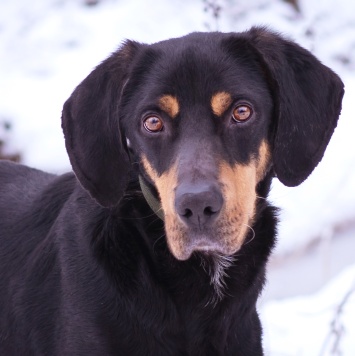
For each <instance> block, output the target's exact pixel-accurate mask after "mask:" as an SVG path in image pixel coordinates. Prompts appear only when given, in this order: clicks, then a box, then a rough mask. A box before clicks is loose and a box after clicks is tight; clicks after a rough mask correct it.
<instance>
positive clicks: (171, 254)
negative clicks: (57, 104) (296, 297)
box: [0, 27, 344, 356]
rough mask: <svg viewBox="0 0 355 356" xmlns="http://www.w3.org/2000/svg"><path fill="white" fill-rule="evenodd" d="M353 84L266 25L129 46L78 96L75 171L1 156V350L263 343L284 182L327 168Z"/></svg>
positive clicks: (72, 143)
mask: <svg viewBox="0 0 355 356" xmlns="http://www.w3.org/2000/svg"><path fill="white" fill-rule="evenodd" d="M343 92H344V89H343V83H342V82H341V80H340V79H339V77H338V76H337V75H336V74H335V73H334V72H333V71H331V70H330V69H329V68H327V67H326V66H324V65H323V64H321V63H320V62H319V61H318V60H317V59H316V58H315V57H314V56H313V55H312V54H311V53H310V52H308V51H307V50H305V49H303V48H302V47H300V46H299V45H297V44H296V43H294V42H292V41H290V40H288V39H286V38H284V37H283V36H281V35H279V34H277V33H274V32H272V31H271V30H269V29H266V28H263V27H253V28H251V29H250V30H249V31H246V32H242V33H192V34H189V35H187V36H185V37H181V38H175V39H169V40H166V41H162V42H158V43H155V44H151V45H146V44H140V43H137V42H134V41H126V42H124V43H123V44H122V46H121V47H120V48H119V49H118V50H117V51H116V52H115V53H113V54H112V55H111V56H109V57H108V58H107V59H106V60H105V61H103V62H102V63H101V64H99V65H98V66H97V67H96V68H95V69H94V70H93V71H92V73H91V74H89V75H88V77H87V78H86V79H84V81H83V82H82V83H81V84H79V86H78V87H77V88H76V89H75V91H74V92H73V94H72V95H71V97H70V98H69V99H68V100H67V101H66V103H65V104H64V108H63V114H62V127H63V131H64V136H65V143H66V149H67V152H68V155H69V158H70V162H71V165H72V167H73V171H74V173H67V174H64V175H59V176H57V175H53V174H48V173H44V172H41V171H39V170H36V169H32V168H28V167H26V166H22V165H19V164H15V163H10V162H5V161H4V162H2V163H1V165H0V191H1V193H0V214H1V217H0V238H1V242H0V267H1V268H0V285H1V288H0V354H1V355H85V356H87V355H100V356H101V355H194V356H196V355H253V356H254V355H262V354H263V347H262V327H261V323H260V320H259V317H258V313H257V308H256V303H257V299H258V297H259V295H260V293H261V291H262V289H263V285H264V282H265V268H266V264H267V261H268V257H269V255H270V253H271V251H272V248H273V246H274V244H275V239H276V231H277V230H276V225H277V209H276V208H275V207H273V206H272V205H270V204H269V203H268V201H267V196H268V192H269V190H270V185H271V182H272V179H273V178H274V177H277V179H279V180H280V181H281V182H282V183H283V184H284V185H286V186H290V187H294V186H297V185H299V184H301V183H302V182H303V181H304V180H305V179H306V178H307V177H308V176H309V175H310V174H311V172H312V171H313V169H314V168H315V167H316V166H317V164H318V163H319V162H320V160H321V159H322V157H323V154H324V152H325V149H326V146H327V144H328V142H329V140H330V138H331V136H332V133H333V131H334V129H335V127H336V125H337V120H338V117H339V114H340V110H341V100H342V96H343Z"/></svg>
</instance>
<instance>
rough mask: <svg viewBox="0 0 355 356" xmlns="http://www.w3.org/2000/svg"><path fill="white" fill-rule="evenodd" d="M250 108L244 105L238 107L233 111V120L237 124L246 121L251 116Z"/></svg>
mask: <svg viewBox="0 0 355 356" xmlns="http://www.w3.org/2000/svg"><path fill="white" fill-rule="evenodd" d="M251 112H252V111H251V108H250V107H249V106H246V105H239V106H237V107H236V108H235V109H234V110H233V120H234V121H237V122H243V121H247V120H248V119H249V118H250V116H251Z"/></svg>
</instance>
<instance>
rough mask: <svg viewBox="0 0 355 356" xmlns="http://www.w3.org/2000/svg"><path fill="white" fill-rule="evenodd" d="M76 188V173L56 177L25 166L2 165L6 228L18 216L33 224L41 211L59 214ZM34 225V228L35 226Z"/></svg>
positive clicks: (0, 204) (0, 199)
mask: <svg viewBox="0 0 355 356" xmlns="http://www.w3.org/2000/svg"><path fill="white" fill-rule="evenodd" d="M75 186H76V178H75V176H74V174H73V173H67V174H64V175H55V174H50V173H46V172H43V171H41V170H38V169H34V168H30V167H27V166H24V165H21V164H17V163H13V162H9V161H0V210H1V217H2V224H11V222H15V221H16V217H17V216H21V217H22V219H23V218H24V217H25V216H28V218H29V219H32V221H33V220H34V219H35V218H36V217H38V216H39V215H40V214H39V211H42V212H46V214H47V215H48V214H49V215H50V214H51V212H53V211H54V210H55V211H56V212H55V213H57V212H58V209H60V208H61V207H62V206H63V204H64V202H65V201H66V200H67V199H68V197H69V195H70V194H71V193H72V192H73V190H74V188H75ZM31 225H32V224H31Z"/></svg>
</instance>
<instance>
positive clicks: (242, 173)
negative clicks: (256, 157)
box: [219, 161, 256, 253]
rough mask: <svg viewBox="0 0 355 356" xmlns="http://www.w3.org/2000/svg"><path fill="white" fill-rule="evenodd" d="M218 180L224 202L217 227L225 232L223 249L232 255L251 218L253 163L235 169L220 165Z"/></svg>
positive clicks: (253, 200)
mask: <svg viewBox="0 0 355 356" xmlns="http://www.w3.org/2000/svg"><path fill="white" fill-rule="evenodd" d="M219 181H220V182H221V184H222V194H223V196H224V201H225V206H224V209H223V211H222V214H221V217H222V219H221V221H220V222H219V224H221V225H222V226H224V230H226V231H224V233H223V235H224V244H225V247H226V249H227V250H230V251H231V253H233V252H235V251H236V250H238V249H239V248H240V247H241V245H242V244H243V241H244V239H245V237H246V233H247V230H248V226H250V225H251V222H252V220H253V217H254V209H255V201H256V192H255V187H256V167H255V163H254V161H251V163H250V164H248V165H241V164H236V165H234V166H230V165H229V164H228V163H227V162H222V163H221V165H220V175H219ZM229 226H230V227H229ZM228 227H229V228H228Z"/></svg>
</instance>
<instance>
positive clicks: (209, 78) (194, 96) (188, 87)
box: [140, 33, 267, 112]
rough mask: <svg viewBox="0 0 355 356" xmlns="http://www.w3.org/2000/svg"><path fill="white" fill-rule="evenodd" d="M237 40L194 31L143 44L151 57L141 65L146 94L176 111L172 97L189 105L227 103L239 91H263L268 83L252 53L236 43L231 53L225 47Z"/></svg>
mask: <svg viewBox="0 0 355 356" xmlns="http://www.w3.org/2000/svg"><path fill="white" fill-rule="evenodd" d="M236 40H237V39H233V38H232V37H231V36H230V35H226V34H219V33H211V34H206V33H194V34H191V35H188V36H185V37H182V38H176V39H171V40H168V41H163V42H158V43H156V44H153V45H150V46H148V47H146V50H147V51H149V52H150V53H151V54H153V56H151V58H152V57H154V60H152V61H151V62H150V63H149V65H146V64H145V63H146V60H145V59H144V60H143V62H144V63H142V64H141V67H143V68H144V69H145V70H146V74H145V78H146V80H145V85H144V86H145V88H144V90H145V93H149V94H150V95H149V96H150V97H155V98H159V100H160V101H161V102H163V103H164V106H169V109H170V110H171V111H172V112H176V107H177V105H176V100H175V99H178V101H180V102H184V101H186V102H188V103H189V104H191V101H194V102H200V101H204V102H206V101H208V102H211V100H212V98H213V97H214V98H215V99H214V102H215V103H216V102H217V101H218V102H220V101H223V102H224V103H226V102H227V101H230V100H231V97H233V96H235V95H238V94H240V95H243V94H248V93H253V95H257V94H258V91H260V92H264V91H265V89H267V83H266V82H265V80H264V78H263V75H262V70H261V68H260V65H259V63H258V61H257V59H256V58H255V56H253V54H252V53H246V52H245V48H242V47H241V48H239V51H238V46H235V45H234V48H235V49H236V50H235V52H234V53H231V52H230V51H229V50H228V43H229V42H230V41H234V42H235V41H236ZM142 58H144V56H142ZM140 73H141V72H140ZM166 94H169V96H166ZM216 94H220V95H219V96H218V97H216V96H215V95H216Z"/></svg>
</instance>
